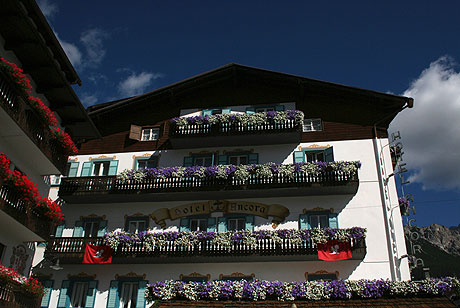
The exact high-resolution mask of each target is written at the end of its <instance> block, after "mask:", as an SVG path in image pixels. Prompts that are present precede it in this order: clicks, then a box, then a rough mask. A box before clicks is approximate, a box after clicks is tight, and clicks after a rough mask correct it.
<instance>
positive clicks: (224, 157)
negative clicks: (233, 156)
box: [218, 155, 228, 165]
mask: <svg viewBox="0 0 460 308" xmlns="http://www.w3.org/2000/svg"><path fill="white" fill-rule="evenodd" d="M226 164H228V156H227V155H219V158H218V165H226Z"/></svg>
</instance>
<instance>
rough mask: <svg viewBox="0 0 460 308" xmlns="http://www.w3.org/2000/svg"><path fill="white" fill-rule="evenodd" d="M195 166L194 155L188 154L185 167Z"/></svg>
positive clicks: (185, 158)
mask: <svg viewBox="0 0 460 308" xmlns="http://www.w3.org/2000/svg"><path fill="white" fill-rule="evenodd" d="M191 166H193V157H191V156H187V157H184V167H191Z"/></svg>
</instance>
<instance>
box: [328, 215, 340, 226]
mask: <svg viewBox="0 0 460 308" xmlns="http://www.w3.org/2000/svg"><path fill="white" fill-rule="evenodd" d="M338 227H339V220H338V218H337V214H336V213H331V214H329V228H338Z"/></svg>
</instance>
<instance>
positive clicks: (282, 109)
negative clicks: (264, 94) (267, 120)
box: [275, 105, 284, 111]
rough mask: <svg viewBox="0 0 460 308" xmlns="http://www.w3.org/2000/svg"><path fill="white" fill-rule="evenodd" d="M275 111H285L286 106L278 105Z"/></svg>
mask: <svg viewBox="0 0 460 308" xmlns="http://www.w3.org/2000/svg"><path fill="white" fill-rule="evenodd" d="M275 110H276V111H284V105H276V106H275Z"/></svg>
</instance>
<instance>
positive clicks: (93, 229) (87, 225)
mask: <svg viewBox="0 0 460 308" xmlns="http://www.w3.org/2000/svg"><path fill="white" fill-rule="evenodd" d="M83 230H84V234H85V237H97V232H98V230H99V221H98V220H94V221H84V222H83Z"/></svg>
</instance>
